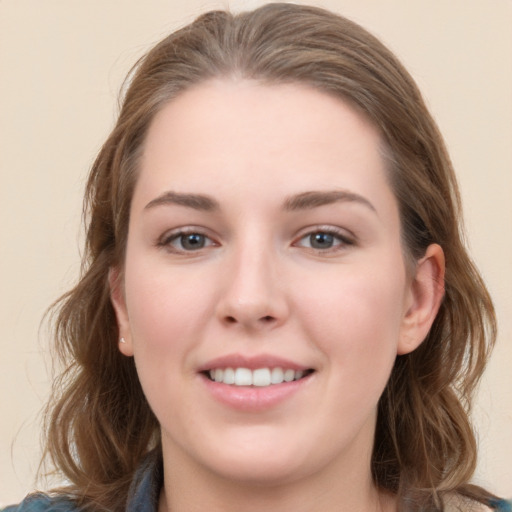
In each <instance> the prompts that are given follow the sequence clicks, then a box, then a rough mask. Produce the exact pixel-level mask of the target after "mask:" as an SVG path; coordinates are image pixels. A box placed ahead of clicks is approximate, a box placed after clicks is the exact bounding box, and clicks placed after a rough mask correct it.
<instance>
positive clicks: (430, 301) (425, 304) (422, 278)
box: [397, 244, 445, 355]
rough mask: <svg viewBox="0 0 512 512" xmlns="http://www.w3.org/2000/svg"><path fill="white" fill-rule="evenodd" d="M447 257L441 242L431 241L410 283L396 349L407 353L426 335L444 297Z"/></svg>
mask: <svg viewBox="0 0 512 512" xmlns="http://www.w3.org/2000/svg"><path fill="white" fill-rule="evenodd" d="M444 273H445V260H444V252H443V249H442V248H441V246H439V245H437V244H431V245H429V247H428V248H427V250H426V252H425V256H423V258H421V259H420V260H419V261H418V262H417V264H416V269H415V274H414V276H412V279H411V281H410V283H409V290H408V298H407V303H406V309H405V314H404V318H403V321H402V328H401V333H400V340H399V342H398V350H397V353H398V354H399V355H403V354H408V353H410V352H412V351H413V350H415V349H416V348H418V347H419V346H420V345H421V343H422V342H423V340H424V339H425V338H426V337H427V335H428V332H429V330H430V328H431V327H432V324H433V323H434V320H435V318H436V315H437V312H438V311H439V307H440V306H441V302H442V300H443V297H444Z"/></svg>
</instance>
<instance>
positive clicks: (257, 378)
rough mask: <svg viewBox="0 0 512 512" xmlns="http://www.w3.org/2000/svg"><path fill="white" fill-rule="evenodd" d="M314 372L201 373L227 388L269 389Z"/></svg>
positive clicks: (243, 370)
mask: <svg viewBox="0 0 512 512" xmlns="http://www.w3.org/2000/svg"><path fill="white" fill-rule="evenodd" d="M313 372H314V370H313V369H306V370H295V369H293V368H282V367H279V366H277V367H274V368H270V367H263V368H256V369H254V370H251V369H250V368H244V367H236V368H231V367H228V368H211V369H209V370H205V371H203V372H201V373H202V374H203V375H205V377H206V378H208V379H209V380H210V381H212V382H218V383H222V384H226V385H228V386H244V387H248V386H252V387H260V388H263V387H270V386H276V385H279V384H283V383H284V382H293V381H298V380H302V379H305V378H306V377H309V376H310V375H311V374H312V373H313Z"/></svg>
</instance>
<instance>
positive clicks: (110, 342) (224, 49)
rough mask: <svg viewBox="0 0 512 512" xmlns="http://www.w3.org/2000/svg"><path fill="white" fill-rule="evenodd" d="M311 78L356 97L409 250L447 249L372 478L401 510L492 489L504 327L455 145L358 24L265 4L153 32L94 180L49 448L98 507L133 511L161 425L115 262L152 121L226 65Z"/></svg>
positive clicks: (386, 398)
mask: <svg viewBox="0 0 512 512" xmlns="http://www.w3.org/2000/svg"><path fill="white" fill-rule="evenodd" d="M226 76H230V77H239V78H242V79H254V80H258V81H260V83H263V84H281V83H302V84H305V85H308V86H312V87H314V88H316V89H317V90H320V91H324V92H325V93H327V94H330V95H333V96H335V97H339V98H340V99H342V100H343V101H347V102H349V103H350V104H351V105H353V106H354V107H355V108H356V109H358V111H359V112H361V113H363V115H365V116H366V117H367V118H368V119H370V120H371V122H372V123H373V124H374V125H375V126H376V127H377V128H378V129H379V130H380V133H381V136H382V140H383V146H384V150H383V155H384V158H385V159H386V161H387V164H388V170H389V178H390V183H391V185H392V188H393V191H394V193H395V196H396V198H397V201H398V205H399V211H400V216H401V226H402V237H403V245H404V253H405V254H406V256H407V257H408V258H409V261H415V260H417V259H418V258H419V257H421V256H422V255H423V254H424V252H425V250H426V248H427V247H428V245H429V244H431V243H438V244H439V245H441V246H442V248H443V250H444V253H445V258H446V282H445V288H446V292H445V297H444V301H443V303H442V305H441V308H440V311H439V313H438V315H437V317H436V319H435V322H434V324H433V326H432V328H431V330H430V332H429V334H428V336H427V338H426V339H425V341H424V342H423V344H422V345H421V346H420V347H419V348H418V349H417V350H416V351H414V352H412V353H411V354H407V355H402V356H398V357H397V359H396V363H395V365H394V368H393V371H392V374H391V378H390V380H389V382H388V384H387V387H386V389H385V392H384V394H383V396H382V397H381V400H380V403H379V411H378V420H377V428H376V433H375V442H374V449H373V456H372V474H373V478H374V482H375V484H376V485H377V486H379V487H380V488H382V489H386V490H388V491H390V492H392V493H394V494H396V495H398V497H399V498H400V503H401V504H402V505H401V506H402V507H403V509H407V510H412V511H420V510H442V509H443V504H442V502H443V496H444V494H445V493H453V492H454V491H455V492H458V493H459V494H462V495H465V496H468V497H471V498H472V499H475V500H479V501H483V500H484V499H485V498H486V497H488V496H489V494H488V493H486V491H484V490H483V489H480V488H477V487H475V486H471V485H469V483H468V482H469V480H470V478H471V476H472V474H473V472H474V469H475V464H476V452H477V450H476V442H475V437H474V434H473V431H472V428H471V424H470V422H469V419H468V415H469V410H470V406H471V398H472V394H473V391H474V389H475V386H476V384H477V382H478V380H479V378H480V376H481V374H482V372H483V369H484V366H485V363H486V360H487V358H488V355H489V350H490V348H491V347H492V344H493V342H494V339H495V335H496V325H495V316H494V311H493V306H492V302H491V300H490V298H489V295H488V292H487V290H486V288H485V285H484V283H483V281H482V279H481V277H480V275H479V273H478V272H477V270H476V269H475V266H474V265H473V263H472V262H471V260H470V258H469V256H468V254H467V252H466V249H465V247H464V241H463V236H462V233H463V231H462V226H461V206H460V198H459V192H458V188H457V183H456V179H455V176H454V172H453V169H452V165H451V162H450V158H449V156H448V153H447V150H446V147H445V144H444V142H443V139H442V136H441V134H440V133H439V130H438V128H437V126H436V124H435V122H434V120H433V119H432V117H431V115H430V114H429V112H428V110H427V108H426V106H425V103H424V101H423V99H422V97H421V94H420V92H419V90H418V88H417V86H416V85H415V83H414V81H413V79H412V78H411V77H410V75H409V74H408V73H407V71H406V70H405V69H404V68H403V66H402V65H401V64H400V62H398V60H397V59H396V57H395V56H394V55H393V54H392V53H391V52H390V51H389V50H388V49H387V48H386V47H385V46H384V45H383V44H382V43H381V42H380V41H379V40H378V39H376V38H375V37H374V36H372V35H371V34H369V33H368V32H367V31H366V30H364V29H363V28H361V27H360V26H358V25H357V24H355V23H353V22H351V21H349V20H347V19H345V18H343V17H341V16H338V15H335V14H333V13H331V12H328V11H326V10H323V9H320V8H315V7H308V6H299V5H293V4H280V3H276V4H268V5H265V6H263V7H260V8H258V9H256V10H254V11H251V12H245V13H241V14H237V15H233V14H231V13H228V12H223V11H212V12H208V13H206V14H204V15H202V16H201V17H199V18H198V19H197V20H196V21H194V22H193V23H191V24H190V25H188V26H186V27H185V28H182V29H180V30H178V31H176V32H174V33H172V34H171V35H169V36H168V37H167V38H165V39H164V40H162V41H161V42H160V43H159V44H157V45H156V46H155V47H154V48H153V49H152V50H151V51H149V52H148V53H147V54H146V55H145V56H144V57H143V58H142V59H141V60H140V61H139V62H138V63H137V64H136V66H135V67H134V68H133V70H132V72H131V73H130V75H129V77H128V80H127V82H126V83H127V85H126V88H125V93H124V97H123V98H122V100H121V108H120V114H119V117H118V120H117V123H116V125H115V127H114V129H113V131H112V133H111V134H110V136H109V137H108V139H107V141H106V142H105V144H104V145H103V147H102V149H101V151H100V153H99V155H98V157H97V158H96V160H95V162H94V164H93V166H92V170H91V172H90V176H89V180H88V183H87V188H86V193H85V202H84V215H85V217H84V218H85V225H86V246H85V252H84V257H83V266H82V273H81V277H80V279H79V282H78V284H77V285H76V287H75V288H74V289H72V290H71V291H70V292H68V293H67V294H66V295H64V296H63V297H62V298H61V299H60V301H59V302H58V303H57V304H56V306H55V310H54V314H55V317H54V320H55V334H56V336H55V340H56V341H55V342H56V350H57V353H58V354H59V355H60V358H61V360H62V361H63V362H64V364H65V368H66V369H65V371H64V372H63V373H62V374H61V376H60V378H59V379H57V381H56V382H55V385H54V393H53V395H52V401H51V402H50V404H49V406H48V409H47V415H46V418H47V424H46V425H47V444H46V455H47V457H48V458H49V459H50V461H51V463H52V464H53V465H54V466H55V467H56V468H57V469H58V470H60V472H61V473H63V474H64V475H65V477H66V478H67V479H68V480H69V481H70V485H69V486H68V487H66V489H65V490H64V492H66V493H67V494H69V495H72V496H73V497H74V498H75V499H76V500H78V501H79V502H80V503H81V504H82V505H84V506H85V508H88V509H91V510H105V509H108V510H112V511H120V510H124V503H125V499H126V494H127V489H128V486H129V482H130V480H131V477H132V475H133V473H134V470H135V468H136V467H137V465H138V463H139V462H140V460H141V459H142V458H143V456H144V455H145V454H146V453H147V452H148V451H149V450H150V449H152V448H154V447H158V446H159V425H158V422H157V420H156V418H155V416H154V415H153V413H152V411H151V410H150V408H149V406H148V403H147V401H146V399H145V397H144V394H143V392H142V389H141V386H140V384H139V381H138V378H137V373H136V369H135V365H134V362H133V359H131V358H126V357H124V356H122V355H121V354H120V352H119V350H118V347H117V342H118V331H117V326H116V320H115V315H114V311H113V308H112V305H111V302H110V289H109V283H108V275H109V269H111V268H112V267H113V266H116V265H121V266H122V262H123V257H124V251H125V246H126V239H127V232H128V222H129V210H130V202H131V198H132V194H133V190H134V186H135V183H136V180H137V173H138V163H139V157H140V154H141V149H142V147H143V145H144V139H145V136H146V133H147V131H148V127H149V125H150V123H151V121H152V119H153V117H154V116H155V114H156V113H157V112H158V111H159V110H160V109H162V107H163V106H164V105H165V104H166V103H167V102H169V101H171V100H172V99H173V98H174V97H176V96H177V95H178V94H180V93H181V92H182V91H184V90H186V89H187V88H190V87H191V86H193V85H194V84H198V83H201V82H204V81H206V80H208V79H211V78H217V77H226Z"/></svg>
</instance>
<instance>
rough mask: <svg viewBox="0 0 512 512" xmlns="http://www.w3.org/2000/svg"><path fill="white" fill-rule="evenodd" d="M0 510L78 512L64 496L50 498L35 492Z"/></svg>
mask: <svg viewBox="0 0 512 512" xmlns="http://www.w3.org/2000/svg"><path fill="white" fill-rule="evenodd" d="M0 512H78V508H77V507H76V505H75V504H74V503H73V502H72V501H70V500H68V499H66V498H63V497H56V498H52V497H50V496H47V495H46V494H40V493H37V494H31V495H29V496H27V497H26V498H25V499H24V500H23V501H22V502H21V503H20V504H19V505H11V506H9V507H6V508H3V509H1V510H0Z"/></svg>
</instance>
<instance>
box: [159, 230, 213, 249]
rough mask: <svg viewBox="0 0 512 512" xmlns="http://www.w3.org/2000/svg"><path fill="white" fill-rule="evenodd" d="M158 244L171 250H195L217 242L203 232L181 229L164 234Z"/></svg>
mask: <svg viewBox="0 0 512 512" xmlns="http://www.w3.org/2000/svg"><path fill="white" fill-rule="evenodd" d="M158 245H160V246H163V247H166V248H168V249H169V250H170V251H171V252H193V251H199V250H201V249H204V248H206V247H210V246H212V245H215V242H214V241H213V240H212V239H211V238H209V237H208V236H206V235H205V234H203V233H199V232H196V231H190V232H184V231H179V232H174V233H171V234H169V235H166V236H164V237H163V238H162V240H161V241H159V243H158Z"/></svg>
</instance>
